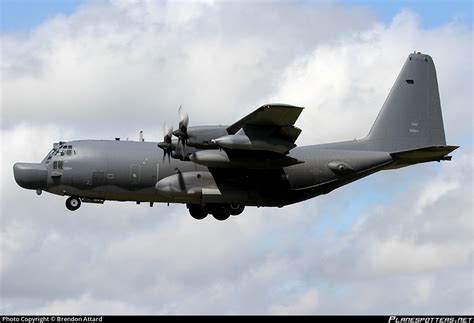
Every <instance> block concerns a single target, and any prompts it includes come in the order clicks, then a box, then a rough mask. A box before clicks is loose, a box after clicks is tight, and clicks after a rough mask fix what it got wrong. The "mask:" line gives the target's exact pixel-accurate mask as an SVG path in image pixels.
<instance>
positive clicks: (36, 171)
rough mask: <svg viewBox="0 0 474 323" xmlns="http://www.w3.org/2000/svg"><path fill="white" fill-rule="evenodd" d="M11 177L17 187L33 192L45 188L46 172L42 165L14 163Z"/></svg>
mask: <svg viewBox="0 0 474 323" xmlns="http://www.w3.org/2000/svg"><path fill="white" fill-rule="evenodd" d="M13 175H14V176H15V181H16V182H17V184H18V185H20V186H21V187H23V188H27V189H32V190H33V189H41V188H45V187H46V183H47V177H48V171H47V170H46V168H45V167H44V165H42V164H34V163H15V165H13Z"/></svg>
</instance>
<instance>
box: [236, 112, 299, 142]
mask: <svg viewBox="0 0 474 323" xmlns="http://www.w3.org/2000/svg"><path fill="white" fill-rule="evenodd" d="M303 109H304V108H302V107H297V106H293V105H287V104H267V105H264V106H261V107H260V108H258V109H257V110H255V111H254V112H252V113H250V114H249V115H247V116H245V117H243V118H242V119H240V120H239V121H237V122H236V123H234V124H233V125H231V126H229V127H227V132H228V133H229V134H231V135H235V134H237V133H238V132H239V131H240V130H243V131H244V132H245V133H246V134H247V135H250V136H253V137H258V136H271V135H276V136H277V137H281V138H284V139H286V140H288V141H291V142H292V143H294V142H295V141H296V138H298V136H299V134H300V133H301V129H298V128H296V127H294V126H293V125H294V123H295V122H296V120H297V119H298V117H299V116H300V114H301V111H303Z"/></svg>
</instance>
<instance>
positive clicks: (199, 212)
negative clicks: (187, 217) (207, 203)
mask: <svg viewBox="0 0 474 323" xmlns="http://www.w3.org/2000/svg"><path fill="white" fill-rule="evenodd" d="M188 209H189V214H191V216H192V217H193V218H195V219H196V220H202V219H204V218H205V217H206V216H207V211H206V210H205V209H204V208H203V207H202V206H201V205H198V204H188Z"/></svg>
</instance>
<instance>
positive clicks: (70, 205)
mask: <svg viewBox="0 0 474 323" xmlns="http://www.w3.org/2000/svg"><path fill="white" fill-rule="evenodd" d="M66 207H67V209H68V210H70V211H76V210H77V209H78V208H80V207H81V199H80V198H78V197H77V196H71V197H70V198H68V199H67V200H66Z"/></svg>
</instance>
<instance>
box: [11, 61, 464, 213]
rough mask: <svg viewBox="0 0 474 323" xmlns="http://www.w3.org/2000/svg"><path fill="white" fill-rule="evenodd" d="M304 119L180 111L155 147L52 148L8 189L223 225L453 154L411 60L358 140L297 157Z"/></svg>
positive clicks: (432, 89)
mask: <svg viewBox="0 0 474 323" xmlns="http://www.w3.org/2000/svg"><path fill="white" fill-rule="evenodd" d="M302 110H303V108H302V107H298V106H292V105H284V104H267V105H264V106H262V107H260V108H258V109H257V110H255V111H254V112H252V113H250V114H249V115H247V116H246V117H244V118H242V119H241V120H239V121H237V122H235V123H234V124H232V125H230V126H194V127H189V126H188V121H189V118H188V116H187V114H184V113H181V111H180V117H181V120H180V122H179V127H178V129H177V130H175V131H173V130H172V129H165V136H164V140H163V142H160V143H153V142H144V141H143V140H140V141H124V140H120V139H118V138H117V139H116V140H78V141H71V142H59V143H56V144H54V146H53V149H52V150H51V152H50V153H49V154H48V155H47V156H46V157H45V158H44V160H43V161H42V162H41V163H16V164H15V165H14V166H13V169H14V175H15V180H16V182H17V183H18V185H20V186H21V187H23V188H27V189H33V190H36V191H37V193H38V194H41V192H42V191H43V190H44V191H47V192H49V193H52V194H57V195H66V196H69V198H68V199H67V200H66V207H67V208H68V209H69V210H72V211H74V210H77V209H78V208H79V207H80V206H81V201H82V202H92V203H103V202H104V201H105V200H115V201H136V202H137V204H138V203H140V202H148V203H150V206H153V203H154V202H162V203H163V202H164V203H184V204H186V205H187V208H188V209H189V213H190V214H191V216H192V217H193V218H195V219H203V218H205V217H206V216H207V215H208V214H212V215H213V216H214V217H215V218H216V219H218V220H225V219H227V218H228V217H229V216H230V215H238V214H240V213H242V211H243V210H244V208H245V206H258V207H260V206H264V207H283V206H285V205H288V204H292V203H296V202H300V201H304V200H306V199H309V198H313V197H315V196H318V195H321V194H326V193H329V192H331V191H332V190H334V189H336V188H338V187H341V186H343V185H346V184H349V183H351V182H353V181H356V180H358V179H361V178H363V177H365V176H368V175H371V174H374V173H376V172H378V171H381V170H387V169H396V168H401V167H405V166H410V165H413V164H418V163H424V162H430V161H441V160H451V156H448V154H449V153H450V152H452V151H453V150H454V149H456V148H458V147H457V146H448V145H446V139H445V134H444V126H443V119H442V114H441V105H440V99H439V92H438V83H437V78H436V71H435V67H434V63H433V60H432V58H431V57H430V56H429V55H425V54H421V53H419V52H418V53H416V52H415V53H412V54H410V55H409V56H408V58H407V60H406V62H405V64H404V66H403V68H402V70H401V72H400V74H399V76H398V78H397V80H396V81H395V84H394V85H393V87H392V89H391V91H390V93H389V95H388V98H387V99H386V101H385V103H384V105H383V106H382V109H381V111H380V112H379V115H378V117H377V119H376V120H375V123H374V124H373V126H372V128H371V130H370V132H369V134H368V135H367V136H366V137H365V138H364V139H361V140H352V141H345V142H336V143H329V144H320V145H313V146H305V147H296V145H295V141H296V139H297V138H298V136H299V134H300V133H301V130H300V129H298V128H296V127H295V126H294V123H295V122H296V120H297V119H298V117H299V115H300V113H301V112H302ZM173 137H175V138H173ZM160 148H161V149H160Z"/></svg>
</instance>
